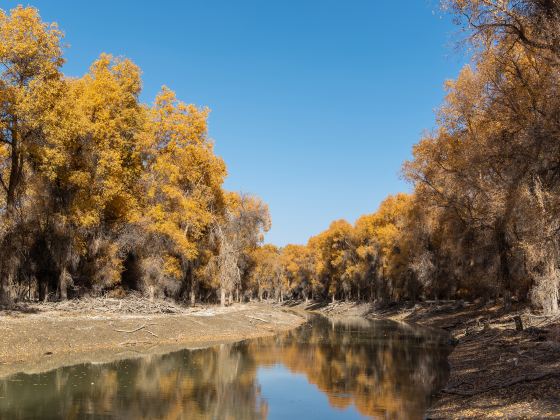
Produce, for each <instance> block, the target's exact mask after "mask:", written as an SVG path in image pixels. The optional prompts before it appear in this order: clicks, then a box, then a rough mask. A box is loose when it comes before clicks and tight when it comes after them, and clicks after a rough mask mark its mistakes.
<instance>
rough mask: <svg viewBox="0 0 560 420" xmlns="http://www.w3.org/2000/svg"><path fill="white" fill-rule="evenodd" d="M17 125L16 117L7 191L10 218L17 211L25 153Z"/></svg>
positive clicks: (12, 131)
mask: <svg viewBox="0 0 560 420" xmlns="http://www.w3.org/2000/svg"><path fill="white" fill-rule="evenodd" d="M17 126H18V123H17V119H16V120H15V121H14V122H13V126H12V128H11V130H10V131H11V135H12V144H11V162H10V180H9V181H8V190H7V191H6V210H7V214H8V218H10V217H11V216H12V215H13V213H14V211H15V203H16V196H17V189H18V185H19V181H20V178H21V173H22V170H23V154H22V153H21V150H20V146H19V133H18V129H17Z"/></svg>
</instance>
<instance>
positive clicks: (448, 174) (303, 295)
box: [0, 0, 560, 312]
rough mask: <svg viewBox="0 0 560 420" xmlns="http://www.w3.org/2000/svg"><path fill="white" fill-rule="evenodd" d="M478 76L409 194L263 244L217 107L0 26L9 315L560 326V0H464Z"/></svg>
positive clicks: (456, 103)
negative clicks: (353, 317) (316, 310)
mask: <svg viewBox="0 0 560 420" xmlns="http://www.w3.org/2000/svg"><path fill="white" fill-rule="evenodd" d="M442 6H443V9H444V10H445V11H446V12H448V13H451V14H453V15H454V16H455V18H456V21H457V24H458V25H461V26H462V27H463V28H464V29H465V33H466V35H467V37H466V40H467V42H468V43H469V45H470V48H471V51H472V60H471V62H470V63H469V64H468V65H466V66H465V67H464V68H463V69H462V71H461V72H460V74H459V75H458V77H457V78H456V79H455V80H450V81H447V82H446V83H445V88H446V97H445V100H444V103H443V104H442V106H441V107H440V109H439V111H438V113H437V119H436V124H437V125H436V128H435V129H434V130H432V131H431V132H430V133H428V134H427V135H425V136H424V137H423V138H422V139H421V140H420V141H419V142H418V143H417V144H416V145H415V146H414V148H413V158H412V159H411V160H410V161H407V162H405V163H404V164H403V175H404V177H405V178H406V179H407V180H409V181H410V183H411V185H412V192H411V193H410V194H397V195H393V196H389V197H388V198H387V199H386V200H385V201H383V203H382V204H381V205H380V207H379V209H378V210H377V211H376V212H375V213H373V214H367V215H364V216H362V217H360V218H359V219H358V220H357V221H356V222H355V223H354V224H350V223H348V222H346V221H344V220H339V221H335V222H333V223H332V224H331V226H330V227H329V228H328V229H327V230H326V231H324V232H322V233H319V234H318V235H316V236H314V237H312V238H310V239H309V241H308V243H307V244H305V245H288V246H285V247H283V248H279V247H276V246H274V245H270V244H268V245H263V244H262V242H263V234H264V232H266V231H267V230H268V229H269V228H270V216H269V212H268V208H267V206H266V204H264V203H263V202H262V201H261V200H260V199H258V198H257V197H254V196H250V195H244V194H239V193H232V192H228V191H225V190H224V189H223V181H224V178H225V176H226V166H225V164H224V162H223V160H222V159H221V158H220V157H218V156H216V155H215V153H214V150H213V143H212V141H211V140H210V139H209V137H208V127H207V117H208V112H209V110H208V109H205V108H200V107H197V106H195V105H192V104H187V103H185V102H182V101H181V100H179V99H178V98H177V97H176V95H175V94H174V92H173V91H172V90H170V89H169V88H167V87H163V88H162V89H161V92H160V93H159V94H158V96H157V97H156V98H155V100H154V102H153V104H152V105H146V104H143V103H141V102H140V100H139V95H140V92H141V85H142V81H141V71H140V69H139V68H138V67H137V66H136V65H135V64H134V63H132V62H131V61H130V60H127V59H124V58H117V57H113V56H111V55H108V54H102V55H101V56H100V57H99V58H98V59H97V60H96V61H95V62H94V63H93V64H92V65H91V67H90V69H89V71H88V72H87V73H86V74H85V75H83V76H82V77H79V78H69V77H67V76H65V75H64V74H63V73H62V70H61V67H62V65H63V63H64V57H63V44H62V39H63V34H62V32H61V31H60V29H59V28H58V27H57V25H56V24H50V23H45V22H43V21H42V20H41V18H40V16H39V13H38V11H37V10H36V9H34V8H32V7H22V6H18V7H16V8H15V9H13V10H11V11H10V12H0V62H1V63H2V68H1V70H0V98H1V99H2V100H1V103H0V249H1V254H0V299H1V300H3V301H10V300H18V299H40V300H45V299H65V298H67V297H68V296H79V295H82V294H85V293H88V294H100V293H121V292H122V291H125V290H137V291H140V292H142V293H144V294H146V295H148V296H150V297H154V296H168V297H173V298H175V299H179V300H184V301H189V300H190V301H191V302H194V301H195V300H197V299H200V300H205V301H208V300H217V299H219V300H220V301H221V302H222V303H225V302H226V301H228V300H229V301H232V300H234V299H235V300H241V299H252V298H260V299H265V298H275V299H278V300H283V299H284V298H298V299H309V298H313V299H333V300H336V299H352V300H365V299H367V300H372V301H376V302H378V303H389V302H394V301H403V300H410V301H414V300H416V299H440V298H459V299H461V298H464V299H475V298H483V299H486V298H500V299H503V301H504V304H505V305H506V306H509V305H510V303H511V301H512V300H517V301H530V302H532V303H533V304H534V305H536V306H538V307H540V308H543V309H544V310H545V311H547V312H557V311H558V299H559V289H560V271H559V267H558V257H559V255H558V250H559V249H558V247H559V239H560V237H559V231H560V218H559V217H558V214H560V188H559V187H560V183H559V176H560V142H559V141H558V139H559V136H560V118H559V115H560V99H559V98H560V95H559V93H560V92H559V78H560V72H559V64H560V35H559V34H560V2H558V1H556V0H517V1H503V0H445V1H443V3H442Z"/></svg>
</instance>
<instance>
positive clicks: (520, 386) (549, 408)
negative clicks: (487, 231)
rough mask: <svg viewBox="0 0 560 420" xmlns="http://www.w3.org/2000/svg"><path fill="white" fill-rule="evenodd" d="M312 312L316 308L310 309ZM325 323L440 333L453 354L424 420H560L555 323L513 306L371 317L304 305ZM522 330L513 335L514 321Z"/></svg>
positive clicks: (439, 306) (450, 307) (440, 307)
mask: <svg viewBox="0 0 560 420" xmlns="http://www.w3.org/2000/svg"><path fill="white" fill-rule="evenodd" d="M316 306H317V305H316ZM307 307H308V309H316V310H319V311H320V312H322V313H324V314H326V315H330V316H344V315H358V316H366V317H370V318H386V319H394V320H398V321H406V322H409V323H417V324H421V325H425V326H431V327H436V328H441V329H444V330H447V331H448V332H449V333H450V337H451V340H452V341H453V342H454V344H455V347H454V350H453V351H452V353H451V355H450V357H449V364H450V377H449V381H448V383H447V385H446V387H445V388H444V389H443V390H442V391H441V392H440V393H439V395H438V398H437V399H436V402H435V403H434V405H433V406H432V407H431V408H430V410H429V411H428V413H426V416H427V418H433V419H440V418H445V419H448V418H477V419H478V418H515V419H517V418H531V419H534V418H539V419H540V418H560V316H556V317H554V316H551V317H545V316H542V315H539V314H534V313H531V312H530V311H529V310H528V309H526V308H523V307H521V306H519V307H517V308H515V307H514V308H513V310H511V311H509V312H504V311H503V309H502V308H501V305H498V304H495V303H494V304H482V303H478V304H477V303H470V304H469V303H463V302H448V303H441V302H440V303H435V302H434V303H422V304H416V305H414V306H413V307H408V308H407V307H404V306H400V307H393V308H389V309H385V310H383V311H379V310H377V311H376V310H374V309H373V308H372V307H371V305H368V304H352V303H335V304H329V305H326V306H322V307H320V306H319V307H315V308H314V307H313V305H311V306H309V305H308V306H307ZM516 315H517V316H520V318H521V320H522V322H523V326H524V329H523V330H522V331H517V330H516V326H515V322H514V320H513V317H514V316H516Z"/></svg>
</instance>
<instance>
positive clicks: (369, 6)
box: [0, 0, 465, 245]
mask: <svg viewBox="0 0 560 420" xmlns="http://www.w3.org/2000/svg"><path fill="white" fill-rule="evenodd" d="M17 3H18V2H11V1H9V2H8V1H1V2H0V5H1V6H0V7H1V8H3V9H9V8H11V7H12V6H13V5H15V4H17ZM23 4H29V5H32V6H35V7H37V8H38V9H39V10H40V12H41V16H42V18H43V19H44V20H45V21H57V22H58V23H59V25H60V27H61V28H62V29H63V30H64V31H65V33H66V42H67V43H68V44H69V48H68V50H67V52H66V58H67V64H66V66H65V72H66V73H67V74H70V75H76V76H77V75H81V74H83V73H84V72H85V71H86V70H87V68H88V66H89V64H90V63H91V62H92V61H93V60H94V59H95V58H96V57H97V56H98V55H99V54H100V53H101V52H108V53H112V54H114V55H122V56H126V57H128V58H131V59H132V60H133V61H134V62H136V63H137V64H138V65H139V66H140V67H141V68H142V70H143V80H144V92H143V94H142V100H143V101H145V102H150V103H151V102H152V100H153V98H154V96H155V94H156V92H157V91H158V90H159V88H160V87H161V85H164V84H165V85H167V86H169V87H170V88H172V89H173V90H175V91H176V92H177V94H178V96H179V98H180V99H182V100H184V101H187V102H193V103H195V104H198V105H205V106H208V107H210V108H211V109H212V114H211V117H210V136H211V137H212V138H213V139H214V140H215V142H216V151H217V153H218V154H219V155H220V156H222V157H223V158H224V159H225V161H226V163H227V166H228V172H229V176H228V178H227V181H226V184H225V187H226V188H228V189H230V190H236V191H245V192H250V193H254V194H257V195H259V196H260V197H262V198H263V199H264V200H265V201H266V202H267V203H268V204H269V206H270V211H271V214H272V221H273V228H272V230H271V231H270V233H269V234H268V236H267V242H273V243H276V244H278V245H284V244H286V243H305V242H306V241H307V239H308V237H309V236H311V235H314V234H317V233H319V232H320V231H322V230H323V229H325V228H327V227H328V225H329V223H330V222H331V221H332V220H334V219H339V218H345V219H347V220H349V221H351V222H353V221H354V220H355V219H356V218H357V217H358V216H359V215H361V214H364V213H369V212H372V211H374V210H375V209H376V208H377V206H378V205H379V203H380V201H381V200H383V198H384V197H385V196H386V195H387V194H392V193H396V192H399V191H406V190H407V189H408V188H409V187H408V185H407V184H406V183H405V182H404V181H403V180H401V179H400V176H399V171H400V165H401V163H402V161H403V160H404V159H407V158H408V157H410V152H411V146H412V145H413V144H414V143H415V142H416V141H418V139H419V137H420V136H421V134H422V132H423V131H424V130H425V129H430V128H432V127H433V126H434V109H435V108H436V107H437V106H438V105H439V104H440V103H441V100H442V98H443V93H444V92H443V88H442V85H443V82H444V80H445V79H448V78H454V77H456V75H457V73H458V70H459V69H460V67H461V66H462V65H463V63H464V61H465V60H464V57H463V56H462V55H461V54H458V53H457V52H456V50H455V49H454V44H453V41H454V39H455V36H454V34H456V33H457V28H456V27H454V26H453V25H452V23H451V19H450V18H449V17H445V16H442V15H441V13H440V12H439V11H438V10H437V8H438V4H437V0H412V1H406V2H402V1H400V2H396V1H374V0H337V1H334V0H274V1H273V0H266V1H265V0H252V1H246V0H235V1H232V0H222V1H215V0H203V1H200V0H198V1H190V0H185V1H179V0H176V1H162V0H160V1H154V2H148V1H131V0H130V1H123V0H118V1H117V0H112V1H108V0H96V1H87V2H86V1H75V0H74V1H69V0H57V1H53V0H34V1H29V2H23Z"/></svg>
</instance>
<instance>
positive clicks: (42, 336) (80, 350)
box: [0, 303, 306, 378]
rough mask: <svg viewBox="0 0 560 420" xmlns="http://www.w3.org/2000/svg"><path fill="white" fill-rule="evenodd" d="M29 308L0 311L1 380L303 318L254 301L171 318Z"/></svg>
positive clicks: (213, 340)
mask: <svg viewBox="0 0 560 420" xmlns="http://www.w3.org/2000/svg"><path fill="white" fill-rule="evenodd" d="M33 308H34V309H37V308H39V311H38V312H35V313H22V312H21V311H7V310H3V311H0V336H1V337H2V340H1V343H0V378H4V377H8V376H11V375H13V374H16V373H41V372H46V371H49V370H53V369H57V368H59V367H63V366H71V365H76V364H82V363H108V362H112V361H116V360H120V359H129V358H134V357H143V356H146V355H150V354H164V353H169V352H172V351H176V350H181V349H194V348H201V347H209V346H212V345H217V344H222V343H231V342H236V341H241V340H245V339H250V338H257V337H264V336H269V335H274V334H276V333H278V332H282V331H287V330H290V329H292V328H296V327H298V326H299V325H301V324H302V323H303V322H305V320H306V318H305V316H304V315H303V314H298V313H297V311H292V310H288V309H286V308H279V307H274V306H270V305H266V304H256V303H248V304H234V305H232V306H229V307H226V308H221V307H219V306H216V307H214V306H203V307H198V308H186V309H185V313H172V314H169V313H163V314H162V313H159V314H158V313H144V314H129V313H119V312H100V311H99V310H92V311H90V312H88V313H78V312H76V311H73V310H71V311H61V310H57V309H56V308H55V309H54V310H53V309H52V308H50V307H48V306H47V307H43V306H42V304H36V305H33ZM41 308H44V310H41Z"/></svg>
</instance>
